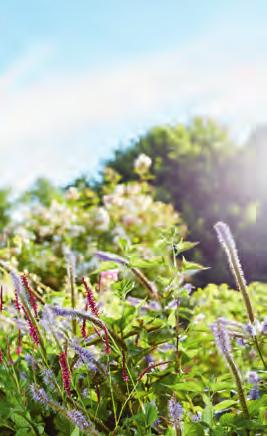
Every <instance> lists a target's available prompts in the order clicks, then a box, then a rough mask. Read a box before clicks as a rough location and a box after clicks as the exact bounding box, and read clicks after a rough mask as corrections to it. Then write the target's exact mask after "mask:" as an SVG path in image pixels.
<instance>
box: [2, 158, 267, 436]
mask: <svg viewBox="0 0 267 436" xmlns="http://www.w3.org/2000/svg"><path fill="white" fill-rule="evenodd" d="M149 166H150V162H149V161H148V160H147V159H145V157H144V156H143V157H141V158H140V159H139V161H137V162H136V163H135V168H136V172H137V173H138V174H139V175H140V176H141V180H140V181H139V182H133V183H129V184H118V183H117V182H116V183H113V182H110V183H107V184H106V185H105V186H104V187H103V192H102V193H100V194H99V197H97V196H96V194H92V192H91V191H90V192H89V191H88V188H81V189H76V188H70V189H69V190H68V191H67V192H65V193H64V194H63V193H62V194H61V196H60V195H57V197H56V198H53V199H52V201H51V202H50V204H41V203H37V204H36V203H35V202H30V203H29V204H28V206H27V208H26V214H25V215H24V216H23V217H22V219H21V220H20V223H19V224H17V223H15V222H13V223H11V224H10V225H9V227H8V228H6V230H5V234H4V238H2V241H3V242H2V248H1V252H0V323H1V330H0V389H1V396H0V434H1V435H2V434H3V435H8V436H9V435H13V434H16V435H19V436H23V435H26V434H34V435H72V436H77V435H79V434H89V435H105V434H109V435H122V436H128V435H129V436H130V435H132V434H135V435H140V436H141V435H153V434H158V435H166V436H172V435H189V436H190V435H200V436H201V435H215V436H216V435H218V436H220V435H225V434H231V435H248V434H249V435H251V436H252V435H260V434H264V432H265V430H266V425H267V416H266V406H267V395H266V378H267V373H266V343H265V338H266V333H267V320H266V314H265V313H264V310H265V307H266V302H265V294H266V286H265V285H263V284H260V283H254V284H252V285H250V286H249V287H248V286H247V284H246V282H245V278H244V274H243V271H242V267H241V265H240V262H239V259H238V255H237V250H236V246H235V242H234V240H233V237H232V235H231V232H230V230H229V228H228V227H227V226H226V225H225V224H224V223H217V224H216V226H215V229H216V232H217V235H218V236H219V240H220V242H221V244H222V246H223V248H224V250H225V253H226V255H227V260H228V263H229V265H230V268H231V270H232V273H233V275H234V278H235V280H236V285H237V290H231V289H229V288H228V287H227V286H226V285H221V286H216V285H212V284H211V285H209V286H208V287H207V288H205V289H194V287H193V286H192V284H191V283H190V280H191V276H192V275H193V274H195V273H197V272H198V271H200V270H201V269H202V267H201V266H200V265H198V264H194V263H191V262H189V261H187V260H186V259H185V257H184V254H186V251H187V250H189V249H192V248H193V247H194V244H192V243H189V242H187V241H185V240H184V236H185V231H186V229H185V226H184V224H183V223H182V221H181V220H180V217H179V216H178V215H177V214H176V213H175V212H174V210H173V209H172V207H171V206H169V205H166V204H163V203H160V202H155V201H154V200H153V195H152V194H153V193H152V191H151V189H150V187H149V185H148V184H147V182H146V181H145V179H147V178H148V169H149ZM111 176H112V174H111ZM113 176H114V175H113ZM111 179H112V177H111ZM89 199H90V201H89ZM24 213H25V212H24ZM5 240H6V244H5Z"/></svg>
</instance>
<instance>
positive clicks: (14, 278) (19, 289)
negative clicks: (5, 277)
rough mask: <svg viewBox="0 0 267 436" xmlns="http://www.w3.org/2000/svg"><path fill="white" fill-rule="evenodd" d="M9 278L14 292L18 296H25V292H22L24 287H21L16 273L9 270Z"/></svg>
mask: <svg viewBox="0 0 267 436" xmlns="http://www.w3.org/2000/svg"><path fill="white" fill-rule="evenodd" d="M10 276H11V279H12V282H13V285H14V288H15V290H16V291H17V293H18V295H21V294H25V291H24V287H23V285H22V281H21V278H20V276H19V275H18V274H17V273H16V271H15V270H11V271H10Z"/></svg>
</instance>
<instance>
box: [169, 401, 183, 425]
mask: <svg viewBox="0 0 267 436" xmlns="http://www.w3.org/2000/svg"><path fill="white" fill-rule="evenodd" d="M168 408H169V415H170V418H171V420H172V423H173V424H174V425H175V426H178V427H179V426H180V421H181V419H182V416H183V406H182V405H181V404H180V403H178V402H177V401H176V400H175V398H174V397H172V398H171V399H170V400H169V403H168Z"/></svg>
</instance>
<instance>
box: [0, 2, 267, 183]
mask: <svg viewBox="0 0 267 436" xmlns="http://www.w3.org/2000/svg"><path fill="white" fill-rule="evenodd" d="M266 21H267V1H265V0H262V1H260V0H259V1H258V0H253V1H251V0H240V1H239V0H224V1H220V0H217V1H216V0H215V1H214V0H203V1H201V2H200V1H199V0H194V1H193V0H187V1H181V0H164V1H161V0H135V1H127V0H76V1H73V0H56V1H55V0H38V1H36V0H32V1H29V0H23V1H21V0H8V1H0V41H1V44H0V151H1V156H0V157H1V158H0V175H1V176H0V177H1V178H0V184H1V185H6V184H11V185H12V186H13V187H14V188H15V189H16V190H22V189H24V188H25V187H28V186H29V185H30V184H31V183H32V182H33V181H34V180H35V178H36V177H38V176H46V177H49V178H50V179H51V180H53V181H54V182H55V183H65V182H67V181H69V180H70V179H72V178H74V177H76V176H78V175H80V174H81V173H86V174H89V175H90V174H91V175H93V174H95V172H96V170H97V169H98V168H99V165H100V162H101V161H102V160H103V159H105V158H107V157H109V156H111V153H112V150H113V149H114V148H115V147H117V146H119V145H120V146H125V145H127V144H128V143H129V141H130V140H131V139H132V138H136V137H138V135H140V134H142V133H144V132H145V131H146V129H148V128H149V127H150V126H153V125H155V124H158V123H175V122H177V121H186V120H188V119H190V117H192V116H194V115H199V114H203V115H210V116H214V117H218V118H219V119H220V120H221V121H223V122H224V123H226V124H227V125H228V126H229V127H230V129H231V130H232V132H233V134H235V135H239V134H243V133H244V132H245V133H247V132H249V130H250V129H251V128H252V127H253V126H254V125H255V124H257V123H262V122H265V121H267V119H266V118H267V112H266V107H267V83H266V81H267V79H266V78H267V51H266V47H267V26H266Z"/></svg>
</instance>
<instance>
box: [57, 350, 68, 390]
mask: <svg viewBox="0 0 267 436" xmlns="http://www.w3.org/2000/svg"><path fill="white" fill-rule="evenodd" d="M59 364H60V369H61V376H62V381H63V386H64V389H65V391H66V393H67V395H68V397H70V385H71V379H70V370H69V366H68V361H67V351H66V350H65V351H62V353H60V355H59Z"/></svg>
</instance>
